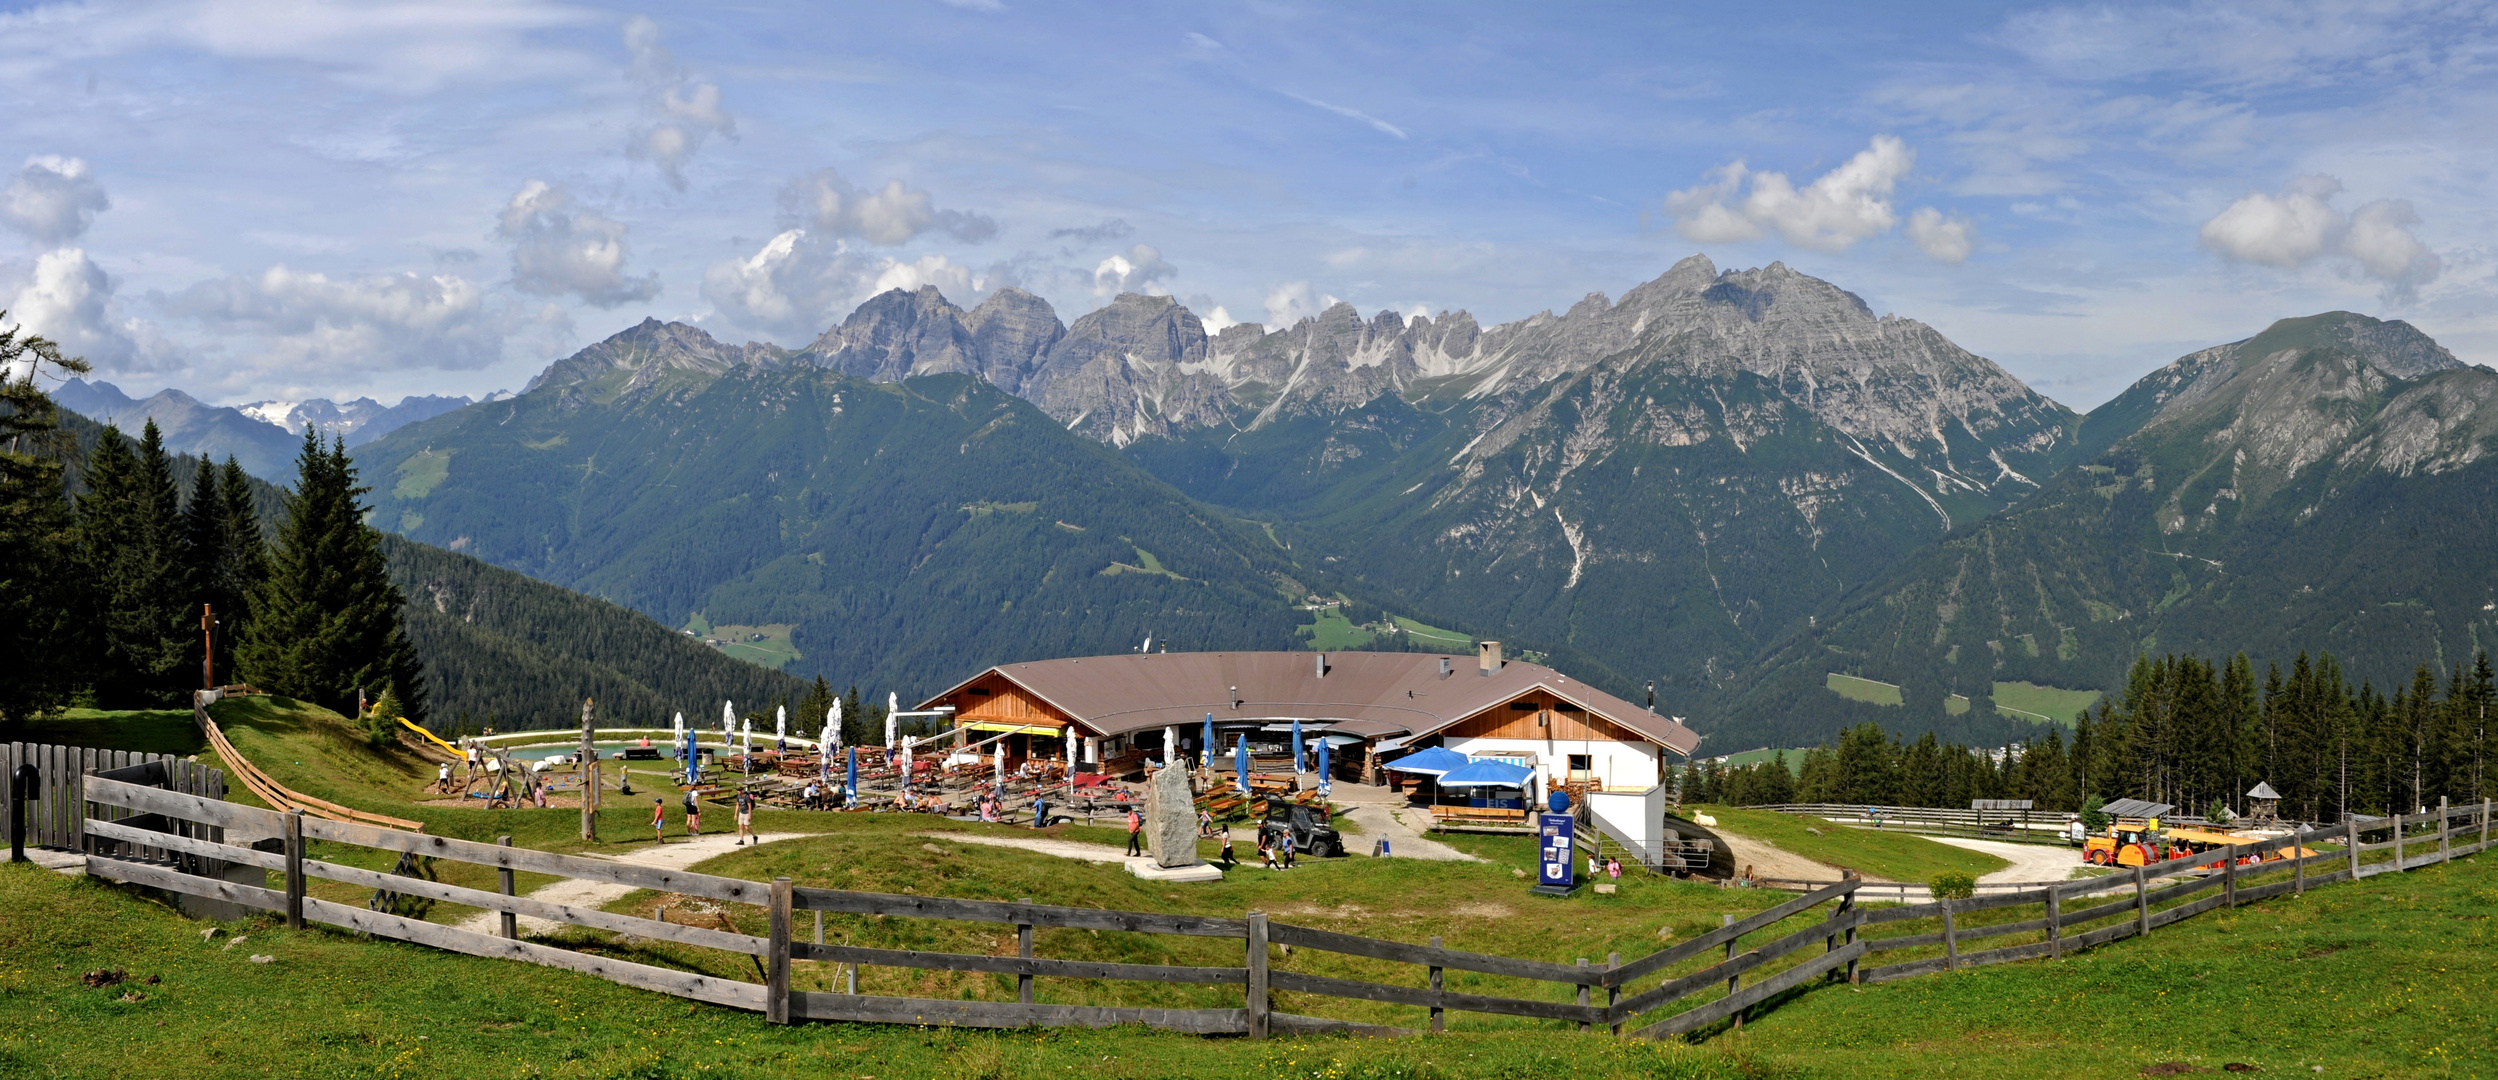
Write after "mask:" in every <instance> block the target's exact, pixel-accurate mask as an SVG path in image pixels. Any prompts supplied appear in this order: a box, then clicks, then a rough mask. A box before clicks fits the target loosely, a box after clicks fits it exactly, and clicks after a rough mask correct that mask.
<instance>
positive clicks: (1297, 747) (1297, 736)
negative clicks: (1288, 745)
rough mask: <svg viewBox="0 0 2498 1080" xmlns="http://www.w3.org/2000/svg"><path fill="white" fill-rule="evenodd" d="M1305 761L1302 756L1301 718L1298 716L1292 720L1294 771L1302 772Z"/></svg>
mask: <svg viewBox="0 0 2498 1080" xmlns="http://www.w3.org/2000/svg"><path fill="white" fill-rule="evenodd" d="M1305 760H1307V759H1306V758H1303V757H1302V756H1301V718H1300V717H1298V716H1296V717H1293V718H1292V771H1294V772H1300V771H1301V763H1302V762H1303V761H1305Z"/></svg>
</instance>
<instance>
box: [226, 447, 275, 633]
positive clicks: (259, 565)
mask: <svg viewBox="0 0 2498 1080" xmlns="http://www.w3.org/2000/svg"><path fill="white" fill-rule="evenodd" d="M217 491H218V494H220V495H222V496H223V497H224V499H225V530H226V539H225V543H226V554H225V559H226V566H225V574H226V578H227V580H228V581H229V582H230V583H231V585H232V588H233V589H234V592H233V594H232V595H230V596H228V597H227V598H226V600H227V602H229V603H231V604H233V605H234V609H233V612H232V614H220V615H219V616H218V620H219V621H221V622H223V623H224V624H225V631H224V632H225V634H226V635H227V636H228V637H231V638H234V639H235V640H238V641H239V640H241V635H242V631H243V627H244V625H245V624H247V623H249V622H251V615H252V608H251V605H252V595H253V594H254V593H256V592H258V591H259V589H260V583H261V582H262V581H263V580H265V579H267V578H268V576H269V538H268V535H267V533H266V532H264V531H263V529H262V527H261V523H260V508H259V507H256V506H254V505H252V486H251V480H250V479H249V477H247V476H246V475H245V474H244V472H243V466H242V465H240V464H238V463H236V461H235V460H234V457H233V455H231V454H229V455H227V456H226V463H225V464H224V465H223V466H221V467H220V468H219V469H218V470H217ZM219 610H220V611H223V610H224V609H219ZM229 663H231V661H230V660H229Z"/></svg>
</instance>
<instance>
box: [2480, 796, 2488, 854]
mask: <svg viewBox="0 0 2498 1080" xmlns="http://www.w3.org/2000/svg"><path fill="white" fill-rule="evenodd" d="M2481 846H2482V847H2484V848H2486V847H2488V846H2489V800H2487V799H2483V800H2481Z"/></svg>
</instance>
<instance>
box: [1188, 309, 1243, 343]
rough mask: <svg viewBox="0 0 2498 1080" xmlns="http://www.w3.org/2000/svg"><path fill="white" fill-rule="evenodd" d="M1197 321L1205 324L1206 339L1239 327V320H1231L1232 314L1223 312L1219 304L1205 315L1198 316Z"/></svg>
mask: <svg viewBox="0 0 2498 1080" xmlns="http://www.w3.org/2000/svg"><path fill="white" fill-rule="evenodd" d="M1197 321H1198V322H1201V323H1204V324H1205V327H1206V336H1208V337H1212V336H1214V335H1216V334H1220V333H1222V332H1223V331H1225V330H1229V329H1231V328H1233V327H1235V326H1238V325H1240V320H1238V319H1235V318H1233V317H1232V313H1231V312H1229V311H1227V310H1224V308H1223V305H1221V304H1216V305H1214V307H1212V308H1210V309H1208V310H1207V311H1206V313H1205V314H1203V315H1200V316H1198V317H1197Z"/></svg>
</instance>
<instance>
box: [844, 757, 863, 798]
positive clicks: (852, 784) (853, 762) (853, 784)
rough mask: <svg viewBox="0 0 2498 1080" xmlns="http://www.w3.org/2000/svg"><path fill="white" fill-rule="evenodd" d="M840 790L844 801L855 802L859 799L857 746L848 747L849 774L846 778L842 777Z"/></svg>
mask: <svg viewBox="0 0 2498 1080" xmlns="http://www.w3.org/2000/svg"><path fill="white" fill-rule="evenodd" d="M841 790H842V794H843V796H844V801H846V802H857V801H859V748H858V747H855V746H853V747H851V748H850V775H849V776H848V777H846V778H844V779H843V780H842V782H841Z"/></svg>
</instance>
